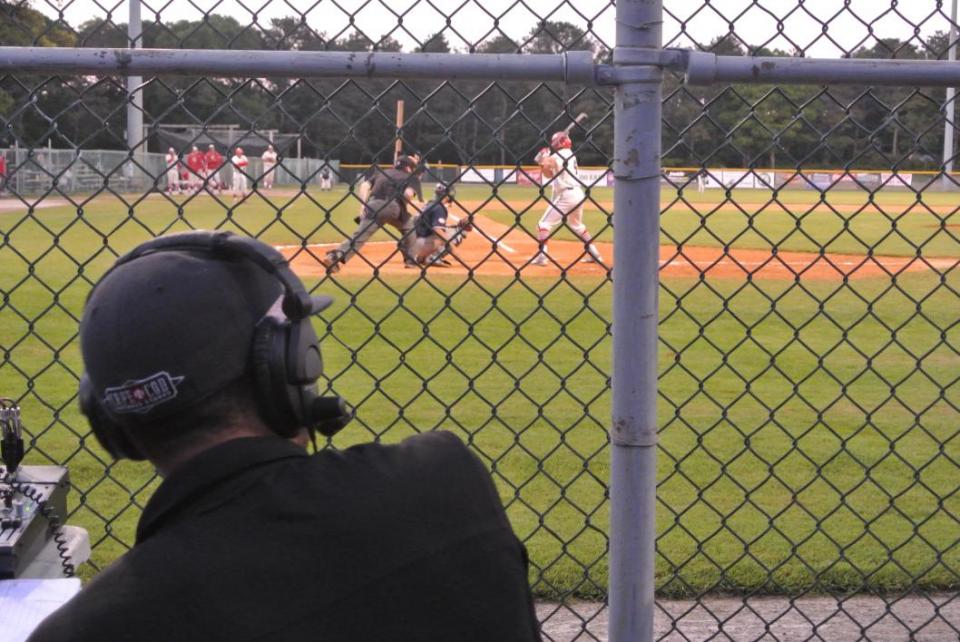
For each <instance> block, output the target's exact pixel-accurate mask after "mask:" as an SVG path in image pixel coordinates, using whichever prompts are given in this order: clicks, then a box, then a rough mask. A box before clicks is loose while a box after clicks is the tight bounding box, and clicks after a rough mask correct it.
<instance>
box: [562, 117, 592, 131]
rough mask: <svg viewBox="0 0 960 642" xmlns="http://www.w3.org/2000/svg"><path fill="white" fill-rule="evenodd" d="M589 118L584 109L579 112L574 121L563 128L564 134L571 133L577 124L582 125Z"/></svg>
mask: <svg viewBox="0 0 960 642" xmlns="http://www.w3.org/2000/svg"><path fill="white" fill-rule="evenodd" d="M586 119H587V112H585V111H582V112H580V113H579V114H577V117H576V118H574V119H573V122H572V123H570V124H569V125H567V128H566V129H564V130H563V133H564V134H568V135H569V134H570V130H571V129H573V128H574V126H575V125H580V124H582V123H583V121H585V120H586Z"/></svg>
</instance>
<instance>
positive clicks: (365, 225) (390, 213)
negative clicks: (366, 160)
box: [320, 156, 423, 274]
mask: <svg viewBox="0 0 960 642" xmlns="http://www.w3.org/2000/svg"><path fill="white" fill-rule="evenodd" d="M418 165H419V164H418V162H417V159H415V158H412V157H410V156H401V157H400V158H398V159H397V162H396V164H395V165H394V167H393V168H391V169H386V170H383V171H381V172H380V173H379V174H377V176H376V177H375V178H374V179H373V186H372V187H371V188H370V197H369V200H368V201H367V203H366V206H365V207H364V211H363V216H362V217H361V218H360V222H359V225H358V226H357V229H356V231H355V232H354V233H353V234H352V235H351V236H350V238H348V239H347V240H346V241H344V242H343V243H341V244H340V246H339V247H338V248H337V249H335V250H332V251H330V252H327V254H326V255H325V256H324V257H323V258H321V259H320V262H321V263H323V265H324V266H325V267H326V268H327V272H328V273H331V274H332V273H334V272H336V271H337V270H339V269H340V265H341V264H343V263H346V262H347V261H349V260H350V259H351V258H352V257H353V255H354V254H356V253H357V252H359V251H360V248H362V247H363V246H364V244H366V242H367V241H368V240H370V237H371V236H373V235H374V233H375V232H376V231H377V230H378V229H380V228H381V227H383V226H384V225H390V226H392V227H395V228H396V229H397V230H398V231H399V232H400V234H401V237H400V241H399V248H400V253H401V254H402V255H403V262H404V265H405V266H407V267H419V266H418V265H417V262H416V261H415V260H414V259H413V253H412V249H411V246H412V245H413V243H414V241H415V240H416V239H415V237H414V235H413V233H412V230H413V224H414V219H415V217H416V216H417V214H418V213H419V212H420V210H422V209H423V203H422V202H421V201H419V200H417V199H418V195H419V194H422V193H423V192H422V190H423V188H422V187H421V185H420V177H419V175H418V172H417V170H418ZM411 209H413V210H414V211H413V212H411V211H410V210H411Z"/></svg>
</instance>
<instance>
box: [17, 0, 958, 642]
mask: <svg viewBox="0 0 960 642" xmlns="http://www.w3.org/2000/svg"><path fill="white" fill-rule="evenodd" d="M300 6H301V5H300V4H299V3H290V2H267V3H265V4H263V6H259V5H258V8H257V9H252V8H250V7H248V6H247V5H246V4H243V3H239V2H223V3H219V4H217V5H216V6H215V7H214V8H213V9H210V10H206V9H205V8H202V7H200V6H198V5H197V4H194V3H191V2H178V1H177V0H175V1H174V2H168V3H157V4H156V5H154V3H152V2H147V1H144V2H142V3H141V15H142V20H143V22H142V25H141V26H140V28H139V29H136V28H134V29H132V30H131V29H130V26H129V25H128V24H127V17H128V14H127V3H108V4H104V3H101V2H94V1H93V0H90V1H86V0H74V1H73V2H62V3H54V2H45V1H42V0H33V1H30V2H27V1H23V0H21V1H20V2H10V1H4V0H0V42H2V44H3V45H7V46H10V45H15V46H44V47H48V46H59V47H128V46H130V45H131V33H133V34H134V36H133V40H134V44H136V46H138V47H143V48H147V49H154V48H182V49H209V50H223V49H233V50H261V51H268V50H279V51H288V50H296V51H303V52H316V51H340V52H358V53H359V52H370V51H376V52H388V53H389V52H424V53H449V52H462V53H488V54H512V53H528V54H531V53H532V54H560V53H564V52H573V51H589V52H590V54H591V56H592V59H593V60H594V61H595V62H596V63H598V64H607V63H610V62H611V61H614V56H613V52H614V46H615V42H614V41H615V33H616V31H617V25H616V19H615V17H616V15H617V11H618V9H619V8H618V7H616V6H615V5H614V3H613V2H596V1H592V2H588V1H582V2H577V1H574V0H566V1H560V0H543V1H538V0H527V1H526V2H507V1H504V2H484V3H479V2H471V1H468V2H464V3H449V4H448V3H438V2H426V1H422V0H421V1H410V2H387V1H385V0H381V1H379V2H340V1H336V2H333V1H331V2H327V1H326V0H323V1H321V2H319V3H311V4H308V5H302V8H298V7H300ZM951 9H952V7H951V6H950V4H949V3H946V2H941V1H939V0H938V1H934V0H924V1H922V2H916V3H912V4H910V5H909V6H906V5H903V4H902V3H898V2H894V1H892V2H889V3H882V2H881V3H867V2H860V1H858V0H849V1H846V2H840V1H837V2H824V3H818V4H816V5H812V4H811V3H805V2H797V3H783V2H777V3H775V2H765V1H762V0H752V1H748V0H712V1H709V2H706V1H705V2H669V1H668V2H665V3H664V6H663V45H664V47H680V48H689V49H692V50H695V51H702V52H711V53H715V54H719V55H726V56H744V55H751V56H793V57H796V56H804V57H824V58H850V59H899V60H947V59H953V57H954V56H953V52H952V49H953V48H954V47H955V45H956V44H957V42H956V41H957V35H956V16H955V14H954V15H953V16H951ZM136 34H140V35H139V36H137V35H136ZM441 71H442V70H441V69H439V68H438V73H437V77H436V78H435V79H427V78H419V79H413V80H410V79H408V80H402V81H401V80H392V79H385V78H375V77H370V78H359V79H358V78H350V79H345V80H344V79H327V78H325V79H316V78H314V79H310V78H286V77H275V78H271V77H267V76H265V77H237V78H223V77H215V76H188V75H177V74H166V73H160V74H158V75H155V76H152V77H145V78H143V79H142V80H141V81H140V83H139V84H138V85H137V86H136V91H135V92H134V94H131V93H130V92H128V89H127V85H126V80H125V79H124V78H122V77H120V76H113V75H109V74H106V75H104V74H98V75H85V74H52V75H51V74H34V73H26V72H16V71H14V72H11V71H3V72H0V125H2V128H0V150H2V151H3V156H4V159H5V163H4V164H0V170H3V171H0V175H3V177H4V180H3V182H4V189H5V192H6V193H4V194H2V195H0V229H2V231H3V243H2V245H0V264H2V266H3V270H2V272H0V290H2V292H3V295H4V298H3V302H2V305H0V348H2V350H3V361H2V363H0V394H2V395H4V396H10V397H14V398H16V399H18V400H19V402H20V404H21V406H22V407H23V409H24V418H25V424H26V427H27V429H28V431H29V433H30V437H31V443H30V446H31V448H30V452H29V455H28V462H29V463H58V464H64V465H68V466H69V467H70V470H71V477H72V481H73V484H74V492H73V493H72V496H71V514H70V516H69V520H68V521H70V522H71V523H76V524H78V525H82V526H83V527H85V528H86V529H87V530H88V531H89V533H90V535H91V541H92V544H93V557H92V560H91V563H90V564H88V565H85V568H83V569H82V570H81V572H82V573H86V576H87V577H90V576H92V575H93V574H95V573H96V572H97V571H98V570H99V569H101V568H102V567H103V566H105V565H106V564H108V563H109V562H110V561H111V560H113V559H115V558H116V557H117V556H118V555H120V554H121V553H122V552H123V551H124V550H126V548H127V547H128V546H129V545H130V544H131V542H132V541H133V530H134V527H135V524H136V521H137V518H138V516H139V514H140V511H141V509H142V507H143V505H144V502H145V501H146V499H147V498H148V497H149V495H150V494H151V493H152V491H153V490H154V488H155V487H156V484H157V480H156V479H155V478H154V476H153V475H152V473H151V472H150V471H145V470H143V467H142V466H136V465H133V464H131V463H129V462H120V463H112V462H110V461H109V460H108V459H107V458H105V456H104V453H103V452H102V451H101V450H100V449H99V448H98V447H97V446H96V444H95V443H94V442H93V440H92V439H91V438H90V435H89V433H88V430H87V427H86V425H85V423H84V421H83V420H82V417H81V416H80V415H79V412H78V410H77V408H76V396H75V391H76V387H77V381H78V378H79V374H80V372H81V368H82V366H81V363H80V360H79V354H78V349H77V340H76V326H77V321H78V319H79V315H80V311H81V309H82V304H83V301H84V297H85V296H86V293H87V292H88V291H89V289H90V287H91V284H92V283H93V282H95V280H96V278H97V276H98V275H99V274H101V273H102V272H103V271H104V270H105V269H106V268H107V266H109V265H110V263H111V262H112V260H113V259H114V258H115V257H116V256H118V255H120V254H122V253H123V252H125V251H127V250H129V249H130V248H131V247H132V246H133V245H135V244H136V243H138V242H140V241H143V240H145V239H146V238H149V237H152V236H156V235H160V234H164V233H167V232H171V231H177V230H184V229H189V228H224V229H233V230H236V231H238V232H241V233H245V234H248V235H251V236H256V237H258V238H261V239H263V240H265V241H267V242H270V243H272V244H273V245H275V246H277V247H279V248H281V249H282V251H284V252H285V253H286V254H287V255H288V257H289V258H290V260H291V262H292V264H293V266H294V269H295V270H296V271H297V272H298V273H299V274H300V275H301V276H302V277H303V278H304V280H305V282H306V283H307V285H308V287H309V288H310V289H312V290H316V291H320V292H323V293H325V294H330V295H332V296H334V297H335V298H336V300H337V303H336V306H335V307H334V308H331V311H330V312H329V313H327V314H326V316H325V317H324V320H323V323H322V324H321V326H319V327H318V330H319V331H320V334H321V338H322V342H323V346H324V357H325V362H326V372H325V379H324V383H325V385H328V386H329V387H330V388H331V389H333V390H335V391H336V392H337V393H339V394H341V395H343V396H344V397H345V398H347V399H348V400H349V402H350V403H351V404H352V405H353V406H354V407H355V409H356V413H357V419H356V421H355V422H354V424H352V425H351V429H350V430H347V431H344V434H343V435H341V436H338V437H337V438H336V439H334V440H333V442H332V443H331V444H329V446H330V447H344V446H347V445H350V444H351V443H356V442H359V441H364V440H369V439H382V440H385V441H395V440H398V439H400V438H402V437H405V436H407V435H409V434H412V433H413V432H416V431H424V430H433V429H441V428H442V429H449V430H453V431H455V432H457V433H458V434H459V435H460V436H461V437H463V438H464V439H465V440H466V441H467V442H468V443H469V444H470V445H471V447H472V448H473V449H474V450H475V452H477V453H478V454H479V455H480V456H481V457H482V458H483V459H484V460H485V461H486V462H487V464H488V465H489V467H490V469H491V471H492V472H493V474H494V477H495V479H496V481H497V484H498V487H499V489H500V492H501V495H502V498H503V500H504V503H505V504H506V506H507V510H508V514H509V515H510V518H511V520H512V522H513V524H514V527H515V529H516V531H517V533H518V535H519V536H520V537H521V539H522V540H523V541H524V542H525V543H526V545H527V547H528V549H529V552H530V557H531V583H532V586H533V587H534V591H535V592H536V594H537V595H538V596H539V597H540V606H539V614H540V617H541V619H542V621H543V627H544V635H545V638H546V639H556V640H561V639H562V640H572V639H580V640H587V639H605V638H606V635H607V620H606V618H607V610H606V608H605V606H604V604H605V600H606V599H607V597H608V596H607V586H608V582H609V576H610V574H611V572H612V569H611V568H610V564H609V556H608V552H609V547H610V537H609V533H610V517H611V516H610V494H609V481H610V476H611V466H610V463H609V459H610V450H611V443H610V437H609V436H608V431H609V427H610V417H611V405H612V395H611V383H613V385H614V386H616V385H617V383H616V382H611V378H612V363H613V360H614V358H615V357H614V355H612V349H611V346H612V333H611V319H612V309H613V294H612V292H613V291H612V266H613V265H614V257H613V249H614V248H613V245H612V244H613V240H614V225H615V222H616V221H617V220H618V219H617V217H616V216H614V211H613V199H614V190H615V189H617V181H618V179H617V178H616V177H614V173H616V172H614V171H613V170H612V168H613V166H614V164H615V160H614V158H613V150H614V136H615V132H614V128H613V119H614V110H615V96H614V91H613V89H612V88H610V87H604V86H596V85H579V84H576V83H560V82H553V81H538V80H507V81H497V82H490V81H481V80H470V79H464V78H462V77H459V76H457V75H456V74H453V73H450V74H448V75H447V76H442V75H441V73H440V72H441ZM134 95H135V96H139V97H140V100H139V101H136V100H134V99H133V97H132V96H134ZM131 105H133V106H134V109H135V110H136V111H137V112H138V113H139V116H140V117H142V121H143V127H142V132H143V133H142V134H140V135H136V134H134V136H135V137H136V140H129V139H130V136H131V134H130V133H129V132H128V128H127V124H128V120H129V118H130V117H129V114H130V106H131ZM138 105H142V108H141V107H137V106H138ZM953 105H954V93H953V91H952V90H951V89H943V88H930V87H906V86H860V85H857V84H845V85H835V86H827V85H818V84H815V83H814V84H808V85H793V84H790V85H787V84H783V85H780V84H769V85H764V84H759V83H743V84H714V85H709V86H694V85H691V84H689V83H685V82H684V78H683V76H682V75H680V74H678V73H674V72H672V71H667V72H665V73H664V78H663V84H662V114H663V118H662V123H661V127H662V155H661V159H662V164H663V172H662V176H661V179H660V181H661V190H660V198H661V212H660V235H659V236H660V238H659V246H660V250H659V252H660V254H659V265H660V268H659V271H660V285H659V305H660V309H659V355H658V365H657V373H658V391H659V403H658V409H657V425H658V431H659V444H658V446H657V449H658V453H659V460H658V465H657V516H656V534H657V535H656V537H657V542H656V558H655V574H656V590H657V596H658V602H657V608H656V637H657V639H664V640H693V639H696V640H700V639H733V640H743V639H780V640H793V639H827V640H831V639H832V640H847V639H861V638H865V639H883V640H888V639H889V640H893V639H929V640H948V639H957V638H958V637H960V599H958V586H960V384H958V380H960V379H958V373H960V324H958V319H960V314H958V310H960V295H958V289H960V277H958V274H960V269H958V262H960V214H958V207H957V204H956V188H957V185H958V179H957V176H956V175H955V174H954V173H953V171H952V170H953V162H954V157H955V148H956V144H955V143H956V141H955V135H954V130H953ZM581 113H585V114H587V118H586V120H584V121H582V122H579V123H576V122H575V120H574V119H575V117H576V116H577V115H578V114H581ZM571 125H572V128H571V129H570V135H571V138H572V140H573V151H574V153H575V154H576V157H577V159H578V160H579V164H580V168H581V171H580V172H579V173H578V175H577V180H578V182H579V188H580V189H581V190H582V192H583V196H582V205H583V209H584V219H583V221H584V224H585V226H586V229H587V230H588V231H589V233H590V234H591V235H592V239H593V240H592V244H593V246H594V247H595V248H597V249H598V251H599V254H600V256H601V262H599V263H598V262H589V259H590V258H591V255H590V253H589V246H588V244H587V243H586V242H585V240H584V238H582V237H580V236H578V235H577V234H576V233H574V232H575V230H573V229H571V226H570V225H569V223H570V222H571V221H570V220H567V221H566V222H567V223H568V225H560V226H557V227H554V228H551V230H550V236H549V238H547V239H546V243H547V246H548V248H549V252H548V253H549V261H548V264H547V265H546V266H539V265H536V264H535V263H534V259H535V257H536V256H537V255H538V253H539V252H540V250H541V248H542V243H541V241H542V240H543V239H542V238H541V237H540V236H539V232H538V229H539V228H540V227H542V225H540V224H539V221H540V219H541V216H542V215H543V214H544V212H545V210H546V208H547V201H548V200H549V199H550V198H551V197H552V196H553V195H552V192H553V185H552V184H551V181H550V180H549V179H547V178H545V177H542V176H541V175H540V171H539V167H538V166H537V165H536V164H535V163H534V161H533V158H534V156H535V154H536V153H537V151H538V149H540V148H541V147H543V146H544V145H546V144H547V139H548V138H549V137H550V135H551V134H552V133H553V132H555V131H558V130H563V129H564V128H566V127H568V126H571ZM651 127H652V125H651ZM135 129H136V128H135ZM268 144H269V145H274V146H275V147H276V150H277V152H278V155H279V157H280V158H279V160H278V164H277V166H276V167H277V169H276V170H275V171H274V175H275V179H274V181H273V182H272V183H271V184H266V183H265V182H264V178H265V177H266V175H267V174H268V173H269V172H267V171H266V170H267V167H265V166H264V165H263V163H264V160H263V159H262V154H263V151H264V150H265V149H266V146H267V145H268ZM194 145H197V146H198V147H199V148H201V149H205V148H208V147H209V146H210V145H213V146H214V147H215V148H216V149H218V150H219V152H220V154H221V155H222V156H223V157H224V158H223V161H222V162H223V163H224V165H223V167H224V168H225V169H224V170H223V175H222V176H220V178H221V179H222V180H223V181H224V183H225V184H228V185H230V184H232V183H233V181H232V172H233V170H232V169H231V165H230V162H229V157H230V154H231V153H232V152H233V148H235V147H236V146H238V145H243V146H244V147H245V149H247V150H248V153H249V155H250V160H251V164H250V165H249V166H248V169H247V170H246V174H247V175H248V177H249V183H248V186H247V189H246V190H241V193H238V194H231V191H230V190H229V189H226V190H223V191H221V190H218V189H216V186H215V185H214V183H213V180H212V177H211V176H210V175H208V174H206V173H204V171H203V170H200V169H197V170H193V169H191V168H189V167H187V168H186V173H185V174H182V172H181V168H182V166H183V165H186V164H187V156H188V154H189V152H190V150H191V148H192V147H193V146H194ZM170 147H173V148H174V151H175V153H176V156H177V159H176V162H175V163H171V162H170V161H169V160H168V159H167V157H166V154H167V150H168V148H170ZM397 153H404V154H418V155H419V156H420V157H421V158H422V159H423V160H424V161H425V162H426V164H427V167H426V171H425V173H424V183H425V187H424V197H425V200H427V199H429V197H430V195H431V189H432V186H433V183H434V182H437V181H442V182H445V183H455V184H456V185H457V188H458V191H457V203H456V206H455V208H454V209H455V212H456V213H457V214H458V215H459V216H460V217H462V218H464V219H468V220H470V221H471V222H472V223H473V227H474V230H473V232H471V233H470V234H469V235H468V236H467V237H466V238H465V240H464V241H463V242H462V243H461V244H460V245H458V246H456V247H455V248H453V251H452V252H451V253H450V255H449V256H447V257H446V258H447V260H448V262H449V263H450V264H451V265H450V266H449V267H439V266H434V267H429V268H425V269H416V270H411V269H405V268H404V264H403V260H402V256H401V253H400V251H399V250H398V246H397V238H396V235H395V234H392V233H391V232H390V231H389V230H382V231H380V232H378V234H377V236H375V237H374V238H373V239H372V242H370V243H368V244H367V245H366V246H364V248H363V249H362V250H361V252H360V253H359V254H358V255H357V256H356V257H354V258H353V259H352V260H351V261H350V262H349V263H347V264H346V265H344V266H343V268H342V269H341V270H340V271H339V272H337V273H336V274H329V273H328V271H327V270H326V269H325V268H324V266H323V265H322V263H321V259H323V257H324V256H325V255H326V253H327V252H329V251H330V250H331V249H333V248H335V247H336V246H337V245H338V244H339V243H341V242H342V241H343V240H344V239H345V238H347V237H349V235H350V234H351V233H352V232H353V230H354V229H355V227H356V224H355V222H354V217H356V216H357V214H358V211H359V208H360V192H359V190H358V181H359V180H361V179H362V177H363V175H364V174H365V173H367V172H369V171H370V168H371V167H376V166H389V165H391V164H392V162H393V160H394V158H395V156H396V154H397ZM324 168H329V169H331V170H332V177H331V181H330V185H329V186H327V185H326V184H323V183H324V181H322V173H323V171H324ZM170 170H176V171H175V174H174V175H176V176H181V175H184V176H186V178H185V179H184V180H186V181H187V183H188V185H187V189H178V190H168V187H169V183H168V181H169V178H168V172H169V171H170ZM191 176H196V177H197V179H198V180H196V181H194V182H191V181H190V180H189V179H190V177H191ZM179 187H181V188H182V187H183V186H182V185H181V186H179ZM617 214H618V215H619V216H620V217H621V218H620V219H619V220H621V221H622V220H624V219H623V218H622V217H624V216H628V215H629V213H628V212H617ZM618 240H619V241H620V242H621V243H622V242H623V240H622V238H619V237H618ZM630 252H631V247H630V246H629V245H621V244H618V246H617V253H618V255H620V256H621V257H622V256H623V254H622V253H630ZM585 259H586V261H585ZM621 385H632V382H624V383H622V384H621Z"/></svg>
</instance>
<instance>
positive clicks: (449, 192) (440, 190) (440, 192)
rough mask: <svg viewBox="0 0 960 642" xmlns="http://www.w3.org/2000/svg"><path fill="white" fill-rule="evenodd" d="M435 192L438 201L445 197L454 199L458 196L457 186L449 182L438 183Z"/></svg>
mask: <svg viewBox="0 0 960 642" xmlns="http://www.w3.org/2000/svg"><path fill="white" fill-rule="evenodd" d="M433 193H434V194H435V195H436V198H437V200H438V201H442V200H443V199H445V198H449V199H451V200H452V199H454V198H456V196H457V188H456V187H454V186H453V185H452V184H447V183H437V186H436V188H434V190H433Z"/></svg>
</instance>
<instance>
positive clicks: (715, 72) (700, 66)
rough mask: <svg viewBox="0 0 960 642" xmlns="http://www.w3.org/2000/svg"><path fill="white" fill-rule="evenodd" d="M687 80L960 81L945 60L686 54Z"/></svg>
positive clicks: (958, 71)
mask: <svg viewBox="0 0 960 642" xmlns="http://www.w3.org/2000/svg"><path fill="white" fill-rule="evenodd" d="M686 53H687V56H686V82H687V84H690V85H709V84H714V83H761V84H779V85H785V84H792V85H800V84H805V85H841V84H842V85H899V86H907V87H950V86H957V85H960V64H958V63H956V62H950V61H946V60H887V59H882V60H877V59H866V58H791V57H786V56H784V57H780V56H768V57H763V56H754V57H750V56H717V55H715V54H711V53H704V52H701V51H689V52H686Z"/></svg>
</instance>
